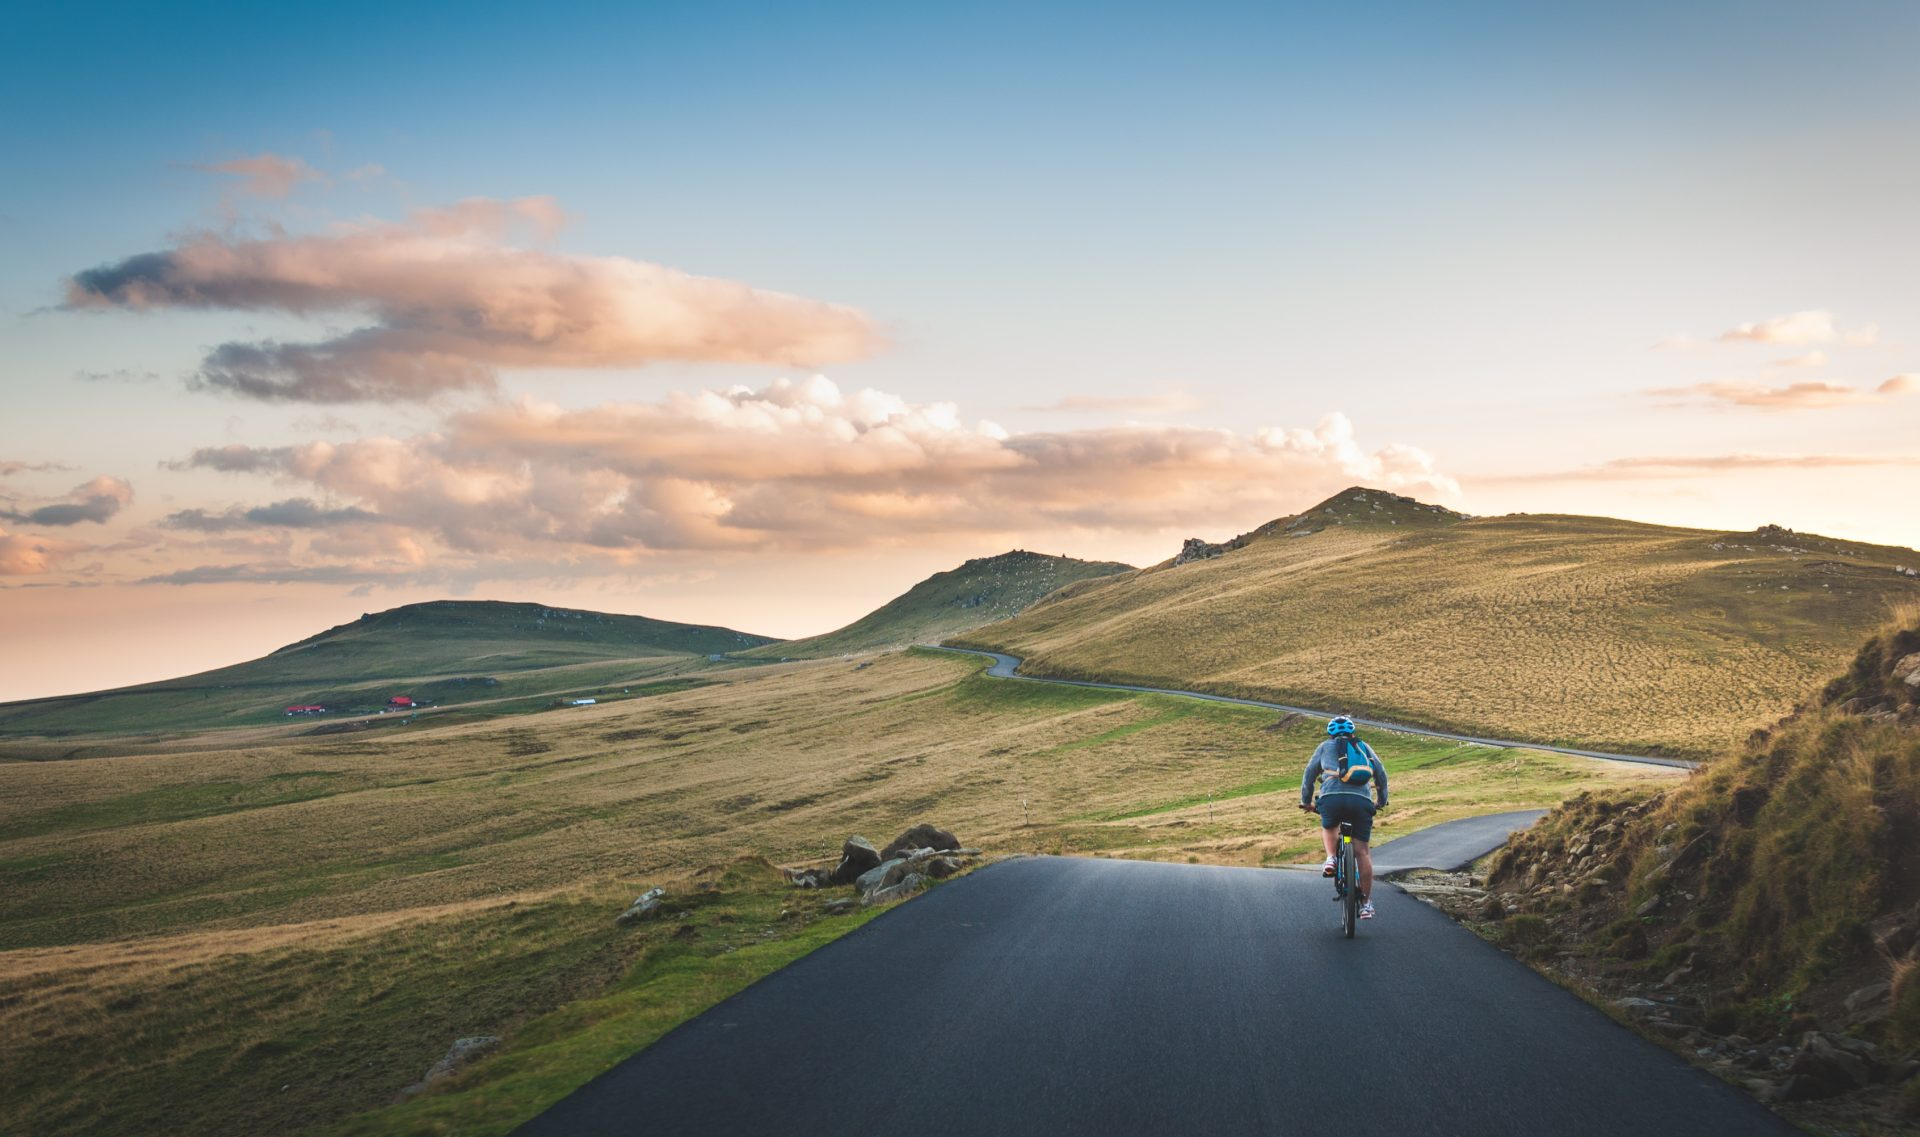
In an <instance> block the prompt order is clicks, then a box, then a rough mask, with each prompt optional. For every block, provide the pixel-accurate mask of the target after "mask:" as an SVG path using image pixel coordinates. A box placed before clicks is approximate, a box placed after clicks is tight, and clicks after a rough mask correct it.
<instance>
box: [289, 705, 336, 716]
mask: <svg viewBox="0 0 1920 1137" xmlns="http://www.w3.org/2000/svg"><path fill="white" fill-rule="evenodd" d="M326 713H327V708H325V707H322V706H319V705H318V704H310V705H307V706H302V707H288V708H287V714H288V715H323V714H326Z"/></svg>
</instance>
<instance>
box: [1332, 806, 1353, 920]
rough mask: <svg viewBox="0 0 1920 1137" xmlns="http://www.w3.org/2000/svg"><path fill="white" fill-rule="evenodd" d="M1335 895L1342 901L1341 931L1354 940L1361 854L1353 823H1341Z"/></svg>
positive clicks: (1334, 879)
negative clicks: (1354, 845)
mask: <svg viewBox="0 0 1920 1137" xmlns="http://www.w3.org/2000/svg"><path fill="white" fill-rule="evenodd" d="M1333 894H1334V898H1335V899H1336V900H1338V901H1340V930H1341V931H1343V932H1345V933H1346V934H1347V938H1348V939H1352V938H1353V932H1354V928H1355V927H1357V926H1358V925H1359V923H1360V854H1359V853H1357V852H1355V851H1354V848H1353V822H1351V821H1342V822H1341V823H1340V855H1339V859H1338V860H1337V861H1336V862H1335V863H1334V867H1333Z"/></svg>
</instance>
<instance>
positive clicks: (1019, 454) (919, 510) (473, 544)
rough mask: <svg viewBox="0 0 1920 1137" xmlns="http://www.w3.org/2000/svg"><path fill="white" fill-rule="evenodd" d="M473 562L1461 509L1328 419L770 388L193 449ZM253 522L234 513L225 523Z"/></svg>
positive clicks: (484, 413) (1431, 468)
mask: <svg viewBox="0 0 1920 1137" xmlns="http://www.w3.org/2000/svg"><path fill="white" fill-rule="evenodd" d="M188 461H189V464H191V465H199V466H207V467H213V468H221V469H229V470H251V471H272V472H273V473H275V474H276V475H277V476H278V477H279V479H281V480H282V481H284V482H292V483H302V484H304V485H306V486H309V487H311V488H312V489H313V490H315V491H318V492H320V493H322V494H324V495H326V496H327V497H329V498H331V499H333V500H335V501H338V502H342V503H351V508H353V509H356V510H361V511H364V512H365V513H366V514H369V515H373V516H377V518H378V519H379V520H381V521H384V522H389V523H393V524H395V525H397V526H399V527H401V529H403V530H404V531H406V532H410V533H413V534H415V535H431V537H432V538H433V539H434V540H435V541H436V542H437V543H438V544H439V545H441V546H443V547H444V548H445V549H448V550H453V551H455V552H456V553H459V554H467V555H474V556H501V555H514V556H523V555H527V554H529V553H530V552H533V551H536V550H538V549H541V548H548V549H556V550H562V551H564V552H565V553H566V554H567V555H586V554H591V553H593V552H595V551H601V552H603V553H606V554H611V555H614V556H616V557H627V558H631V557H634V556H639V555H645V554H648V553H651V552H655V551H659V550H670V549H703V550H754V551H759V550H817V549H845V548H860V547H869V546H874V545H882V544H887V543H892V542H903V541H911V540H918V539H921V538H926V537H932V536H939V537H952V536H967V537H974V536H979V537H985V536H987V535H994V536H1001V535H1014V534H1043V533H1044V534H1056V533H1059V532H1060V531H1062V530H1069V529H1070V530H1081V531H1104V532H1115V531H1148V530H1160V529H1165V528H1182V527H1185V528H1196V527H1204V526H1209V525H1238V526H1242V527H1245V526H1247V525H1250V524H1254V523H1258V522H1259V521H1264V520H1267V519H1269V518H1271V517H1274V516H1278V515H1279V514H1281V513H1283V512H1285V511H1286V509H1287V508H1289V507H1290V506H1292V505H1295V504H1297V503H1298V502H1299V501H1300V500H1301V499H1303V498H1307V497H1310V496H1312V495H1314V494H1319V493H1330V492H1333V491H1335V490H1338V489H1341V488H1344V487H1345V486H1347V485H1350V484H1353V483H1355V482H1365V483H1368V484H1373V485H1379V486H1382V487H1385V488H1393V489H1399V490H1404V491H1406V492H1411V493H1419V494H1425V495H1428V496H1443V497H1444V496H1451V495H1454V494H1456V493H1457V492H1458V486H1457V484H1456V483H1455V482H1454V481H1453V479H1452V478H1449V477H1447V476H1446V475H1445V474H1443V473H1441V472H1440V471H1439V470H1437V469H1436V468H1435V465H1434V463H1433V460H1432V459H1431V458H1430V457H1429V456H1428V455H1426V454H1425V453H1423V452H1421V451H1419V450H1417V449H1414V448H1412V447H1408V446H1400V445H1389V446H1384V447H1379V448H1373V449H1368V448H1365V447H1363V446H1361V445H1360V443H1359V442H1358V440H1357V438H1356V437H1355V434H1354V431H1353V427H1352V424H1351V423H1349V422H1348V421H1347V419H1346V418H1345V417H1344V416H1342V415H1337V414H1334V415H1328V416H1326V417H1325V418H1324V419H1322V420H1321V422H1320V423H1319V424H1318V425H1317V426H1315V427H1313V428H1311V429H1305V428H1294V429H1277V428H1274V429H1265V430H1259V431H1255V432H1252V433H1250V434H1242V433H1237V432H1233V431H1227V430H1217V429H1209V428H1200V427H1186V426H1150V425H1139V424H1134V425H1128V426H1117V427H1109V428H1103V429H1098V430H1077V431H1055V432H1036V433H1026V434H1010V433H1009V432H1007V431H1005V430H1003V429H1001V428H1000V427H998V426H996V425H995V424H993V423H991V422H972V423H969V422H966V421H964V420H963V419H962V417H961V416H960V414H959V412H958V409H957V408H956V407H954V406H953V405H952V404H948V403H931V404H914V403H909V402H907V401H905V400H903V399H900V398H899V397H897V396H893V395H889V394H886V393H884V392H879V391H871V390H866V391H857V392H843V391H841V390H840V389H839V388H838V387H836V386H835V385H834V384H832V383H831V382H829V381H827V380H825V379H823V378H819V377H816V378H813V379H809V380H806V381H803V382H791V381H786V380H780V381H776V382H775V383H772V384H770V385H768V386H766V387H764V388H761V389H758V390H751V389H748V388H744V387H738V388H733V389H731V390H727V391H707V392H701V393H698V394H684V393H677V394H671V395H668V396H666V397H665V398H663V399H662V400H660V401H658V402H653V403H622V404H611V405H606V406H600V407H594V408H589V409H584V410H579V409H574V410H569V409H561V408H558V407H552V406H545V405H541V404H537V403H531V402H523V403H520V404H517V405H513V406H494V407H488V408H484V409H481V410H476V411H471V412H468V413H464V414H459V415H455V416H453V417H452V418H450V419H448V420H447V421H446V422H445V423H444V424H443V426H442V428H441V429H439V430H437V431H435V432H432V433H428V434H418V435H413V436H410V437H405V438H368V439H361V440H355V441H347V442H339V443H333V442H316V443H311V444H308V445H304V446H295V447H289V448H270V449H260V450H255V451H243V450H238V449H236V448H231V447H230V448H223V449H218V450H208V451H202V452H200V453H198V454H196V455H195V456H194V457H193V458H191V459H189V460H188ZM217 516H218V517H220V518H221V519H223V521H224V520H226V519H229V518H232V519H244V518H246V517H247V516H248V512H247V511H245V510H239V511H231V512H229V513H222V514H219V515H217Z"/></svg>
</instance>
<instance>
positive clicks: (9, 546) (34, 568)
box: [0, 529, 88, 576]
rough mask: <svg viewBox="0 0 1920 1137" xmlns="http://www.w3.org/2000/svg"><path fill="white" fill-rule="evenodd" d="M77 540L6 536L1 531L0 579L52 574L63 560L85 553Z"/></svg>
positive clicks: (13, 534) (83, 547)
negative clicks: (1, 577) (2, 577)
mask: <svg viewBox="0 0 1920 1137" xmlns="http://www.w3.org/2000/svg"><path fill="white" fill-rule="evenodd" d="M87 548H88V546H86V545H84V544H82V543H80V542H78V541H63V540H60V539H59V538H56V537H38V536H31V535H28V534H23V533H8V532H7V531H6V530H5V529H0V576H38V575H40V574H42V573H48V572H52V571H53V570H54V569H55V568H57V567H59V563H60V561H61V560H63V559H64V558H67V557H70V556H73V555H75V554H77V553H81V552H84V551H86V549H87Z"/></svg>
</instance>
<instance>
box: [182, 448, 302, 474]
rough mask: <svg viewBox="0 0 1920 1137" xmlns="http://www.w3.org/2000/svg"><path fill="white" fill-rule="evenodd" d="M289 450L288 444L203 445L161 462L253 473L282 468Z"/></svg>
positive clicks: (289, 454)
mask: <svg viewBox="0 0 1920 1137" xmlns="http://www.w3.org/2000/svg"><path fill="white" fill-rule="evenodd" d="M292 454H293V449H292V448H291V447H285V446H282V447H277V448H275V447H266V446H242V445H240V444H239V443H228V444H227V445H225V446H203V447H201V448H200V449H198V450H195V451H194V452H193V453H192V454H190V455H188V456H187V457H186V458H184V459H182V460H180V461H177V462H162V463H161V466H162V467H163V468H165V469H168V470H218V471H220V472H221V473H224V474H255V473H261V472H271V471H274V470H278V469H280V468H282V467H283V466H284V465H285V463H286V460H287V459H288V458H289V457H290V456H291V455H292Z"/></svg>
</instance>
